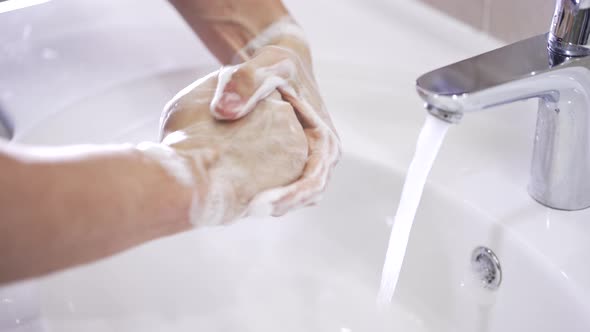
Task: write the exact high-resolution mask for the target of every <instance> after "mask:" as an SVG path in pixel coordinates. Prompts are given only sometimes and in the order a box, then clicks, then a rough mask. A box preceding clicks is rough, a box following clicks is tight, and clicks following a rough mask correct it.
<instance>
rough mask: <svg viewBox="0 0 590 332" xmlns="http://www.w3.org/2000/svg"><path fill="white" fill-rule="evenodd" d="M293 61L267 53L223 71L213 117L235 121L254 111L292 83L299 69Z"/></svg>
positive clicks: (221, 71) (218, 84)
mask: <svg viewBox="0 0 590 332" xmlns="http://www.w3.org/2000/svg"><path fill="white" fill-rule="evenodd" d="M289 61H290V60H289V59H287V58H281V57H274V58H273V57H271V55H270V52H267V53H263V54H260V55H259V56H257V57H256V58H254V59H252V60H250V61H248V62H246V63H243V64H240V65H237V66H230V67H224V68H222V69H221V70H220V71H219V76H218V83H217V88H216V90H215V94H214V96H213V99H212V100H211V105H210V108H211V114H213V116H214V117H215V118H217V119H219V120H235V119H239V118H241V117H243V116H245V115H246V114H248V113H249V112H251V111H252V110H253V109H254V108H255V107H256V105H257V103H258V102H259V101H261V100H263V99H264V98H266V97H268V96H269V95H270V94H271V93H272V92H273V91H275V90H276V89H277V88H278V87H281V86H286V85H287V84H288V80H289V79H290V78H291V77H292V76H293V75H294V70H295V69H294V68H295V66H294V65H293V64H289Z"/></svg>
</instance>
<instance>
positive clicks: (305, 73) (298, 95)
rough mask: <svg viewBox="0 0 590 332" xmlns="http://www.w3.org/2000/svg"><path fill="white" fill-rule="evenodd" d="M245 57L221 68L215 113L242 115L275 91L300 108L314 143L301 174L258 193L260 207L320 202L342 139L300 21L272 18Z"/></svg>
mask: <svg viewBox="0 0 590 332" xmlns="http://www.w3.org/2000/svg"><path fill="white" fill-rule="evenodd" d="M238 56H240V57H241V58H243V59H246V61H245V62H243V63H241V64H238V65H234V66H228V67H224V68H222V69H221V70H220V71H219V78H218V82H219V83H218V85H217V88H216V90H215V96H214V98H213V100H212V102H211V113H212V114H213V116H214V117H216V118H217V119H221V120H236V119H240V118H242V117H244V116H246V115H247V114H249V113H250V112H252V110H254V109H255V108H256V105H258V104H259V103H260V102H263V101H264V100H266V98H268V97H269V96H272V95H273V94H274V93H275V91H279V92H280V93H281V96H282V98H283V99H284V100H286V101H288V102H289V103H290V104H291V105H292V106H293V108H294V109H295V111H296V113H297V117H298V119H299V121H300V122H301V124H302V126H303V129H304V131H305V136H306V137H307V143H308V144H309V159H308V160H307V164H306V165H305V169H304V172H303V175H302V176H301V178H300V179H299V180H298V181H297V182H295V183H292V184H290V185H287V186H284V187H280V188H273V189H270V190H268V191H266V192H263V193H261V194H259V195H258V196H257V197H256V198H255V199H254V201H253V202H252V204H251V210H252V211H257V213H264V214H267V213H268V214H272V215H275V216H279V215H283V214H284V213H286V212H287V211H289V210H292V209H295V208H298V207H301V206H306V205H312V204H315V203H316V202H318V201H319V200H320V198H321V194H322V193H323V192H324V189H325V188H326V184H327V182H328V179H329V177H330V174H331V172H332V170H333V168H334V166H335V165H336V163H337V162H338V160H339V158H340V154H341V152H340V151H341V148H340V140H339V138H338V135H337V133H336V130H335V128H334V126H333V124H332V121H331V119H330V115H329V114H328V112H327V110H326V107H325V105H324V103H323V101H322V98H321V96H320V93H319V91H318V87H317V84H316V82H315V79H314V76H313V70H312V65H311V57H310V54H309V50H308V47H307V44H306V42H305V41H304V39H303V37H302V33H301V32H300V30H299V29H298V27H297V26H296V25H295V24H294V23H293V22H292V21H291V20H290V19H288V18H287V19H282V20H279V21H278V22H277V23H275V24H273V25H272V26H270V27H269V28H267V30H266V31H265V32H263V33H262V34H261V35H260V36H259V37H258V38H257V39H254V40H253V41H252V42H250V44H249V45H248V46H246V47H245V48H244V49H243V50H242V51H241V52H239V53H238Z"/></svg>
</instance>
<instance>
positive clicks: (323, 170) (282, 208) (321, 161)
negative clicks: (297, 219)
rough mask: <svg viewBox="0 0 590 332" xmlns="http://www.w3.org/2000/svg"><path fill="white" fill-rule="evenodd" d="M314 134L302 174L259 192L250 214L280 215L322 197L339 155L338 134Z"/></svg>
mask: <svg viewBox="0 0 590 332" xmlns="http://www.w3.org/2000/svg"><path fill="white" fill-rule="evenodd" d="M316 136H317V138H314V135H311V136H310V137H311V139H312V140H314V141H312V144H313V146H312V149H311V151H312V152H311V154H310V157H309V160H308V162H307V164H306V166H305V169H304V171H303V175H302V176H301V178H300V179H299V180H298V181H297V182H295V183H292V184H290V185H288V186H286V187H281V188H276V189H271V190H268V191H265V192H262V193H260V194H259V195H257V196H256V197H255V198H254V199H253V200H252V202H251V203H250V206H249V215H257V216H260V215H273V216H281V215H283V214H285V213H286V212H288V211H290V210H293V209H297V208H300V207H303V206H307V205H312V204H316V203H318V202H319V201H320V200H321V197H322V194H323V192H324V190H325V188H326V184H327V182H328V180H329V178H330V174H331V172H332V170H333V169H334V166H335V165H336V164H337V162H338V160H339V158H340V142H339V140H338V138H337V137H336V136H335V135H333V134H331V133H329V132H325V133H324V135H317V134H316Z"/></svg>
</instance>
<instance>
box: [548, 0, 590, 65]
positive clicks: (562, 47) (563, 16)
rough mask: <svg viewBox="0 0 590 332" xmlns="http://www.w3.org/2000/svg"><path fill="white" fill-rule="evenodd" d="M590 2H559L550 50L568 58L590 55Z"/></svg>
mask: <svg viewBox="0 0 590 332" xmlns="http://www.w3.org/2000/svg"><path fill="white" fill-rule="evenodd" d="M589 37H590V0H557V3H556V5H555V13H554V14H553V21H552V22H551V30H550V32H549V48H550V49H551V50H552V51H553V52H556V53H558V54H561V55H565V56H568V57H570V56H571V57H576V56H587V55H590V40H589V39H590V38H589Z"/></svg>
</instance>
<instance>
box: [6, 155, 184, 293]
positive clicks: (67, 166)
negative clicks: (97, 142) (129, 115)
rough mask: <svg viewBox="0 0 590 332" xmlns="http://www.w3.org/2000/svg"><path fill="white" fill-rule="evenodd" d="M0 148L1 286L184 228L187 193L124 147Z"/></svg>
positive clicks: (155, 164) (156, 165)
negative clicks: (36, 149) (0, 213)
mask: <svg viewBox="0 0 590 332" xmlns="http://www.w3.org/2000/svg"><path fill="white" fill-rule="evenodd" d="M75 150H76V149H72V148H69V149H50V150H45V151H43V152H39V151H27V150H25V152H22V149H19V150H16V149H13V148H10V147H6V146H4V147H0V169H2V172H0V188H2V190H1V191H0V211H2V220H1V221H0V253H1V259H0V283H3V282H7V281H11V280H17V279H21V278H27V277H33V276H38V275H41V274H44V273H47V272H51V271H54V270H57V269H62V268H65V267H69V266H72V265H76V264H81V263H85V262H90V261H93V260H96V259H99V258H102V257H105V256H108V255H110V254H113V253H115V252H118V251H121V250H124V249H126V248H129V247H132V246H134V245H137V244H140V243H142V242H145V241H148V240H151V239H154V238H158V237H161V236H165V235H170V234H174V233H176V232H179V231H182V230H185V229H187V228H189V227H190V223H189V210H190V206H191V202H192V194H193V189H192V188H190V187H189V186H186V185H183V184H182V183H179V181H177V180H176V179H175V178H174V177H173V176H172V175H170V174H169V173H167V172H166V169H164V168H163V167H162V166H161V165H160V163H158V162H157V161H155V160H151V159H150V158H147V157H146V156H145V155H144V154H143V153H141V152H140V151H139V150H137V149H135V148H132V147H131V146H112V147H108V148H93V149H91V150H94V151H92V152H89V149H88V148H82V149H77V150H78V151H75Z"/></svg>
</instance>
